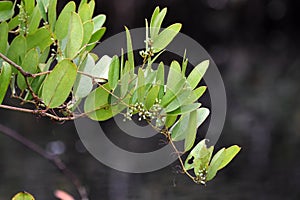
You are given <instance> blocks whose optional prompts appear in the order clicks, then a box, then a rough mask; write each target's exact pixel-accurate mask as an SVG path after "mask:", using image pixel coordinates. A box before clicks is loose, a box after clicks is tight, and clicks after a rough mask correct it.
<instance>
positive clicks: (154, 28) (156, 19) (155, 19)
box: [150, 7, 167, 40]
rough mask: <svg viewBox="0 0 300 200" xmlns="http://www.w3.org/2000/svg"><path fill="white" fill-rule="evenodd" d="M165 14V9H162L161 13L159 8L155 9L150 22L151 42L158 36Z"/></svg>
mask: <svg viewBox="0 0 300 200" xmlns="http://www.w3.org/2000/svg"><path fill="white" fill-rule="evenodd" d="M166 14H167V8H164V9H162V11H161V12H159V7H156V8H155V10H154V12H153V15H152V18H151V22H150V37H151V39H152V40H154V39H155V38H156V37H157V36H158V33H159V30H160V27H161V24H162V22H163V20H164V18H165V16H166Z"/></svg>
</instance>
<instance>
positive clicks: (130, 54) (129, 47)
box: [125, 26, 134, 70]
mask: <svg viewBox="0 0 300 200" xmlns="http://www.w3.org/2000/svg"><path fill="white" fill-rule="evenodd" d="M125 30H126V41H127V57H128V62H129V64H130V66H131V69H132V70H133V69H134V55H133V50H132V40H131V35H130V32H129V30H128V28H127V27H126V26H125Z"/></svg>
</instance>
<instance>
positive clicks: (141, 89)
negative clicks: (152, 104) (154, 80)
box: [136, 68, 145, 102]
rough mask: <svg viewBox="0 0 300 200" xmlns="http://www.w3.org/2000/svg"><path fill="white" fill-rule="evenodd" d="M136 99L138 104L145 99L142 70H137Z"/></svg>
mask: <svg viewBox="0 0 300 200" xmlns="http://www.w3.org/2000/svg"><path fill="white" fill-rule="evenodd" d="M136 90H137V99H138V102H144V98H145V75H144V71H143V70H142V68H139V71H138V79H137V87H136Z"/></svg>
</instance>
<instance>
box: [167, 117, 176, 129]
mask: <svg viewBox="0 0 300 200" xmlns="http://www.w3.org/2000/svg"><path fill="white" fill-rule="evenodd" d="M176 120H177V116H167V117H166V122H165V127H166V128H170V127H171V126H172V125H173V124H174V123H175V122H176Z"/></svg>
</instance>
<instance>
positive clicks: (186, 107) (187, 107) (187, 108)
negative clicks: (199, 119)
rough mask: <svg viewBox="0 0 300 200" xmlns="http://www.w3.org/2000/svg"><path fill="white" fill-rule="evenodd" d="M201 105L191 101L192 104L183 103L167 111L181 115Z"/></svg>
mask: <svg viewBox="0 0 300 200" xmlns="http://www.w3.org/2000/svg"><path fill="white" fill-rule="evenodd" d="M200 106H201V103H193V104H189V105H184V106H181V107H179V108H177V109H176V110H174V111H172V112H169V113H167V114H168V115H182V114H185V113H188V112H192V111H195V110H196V109H197V108H199V107H200Z"/></svg>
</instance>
